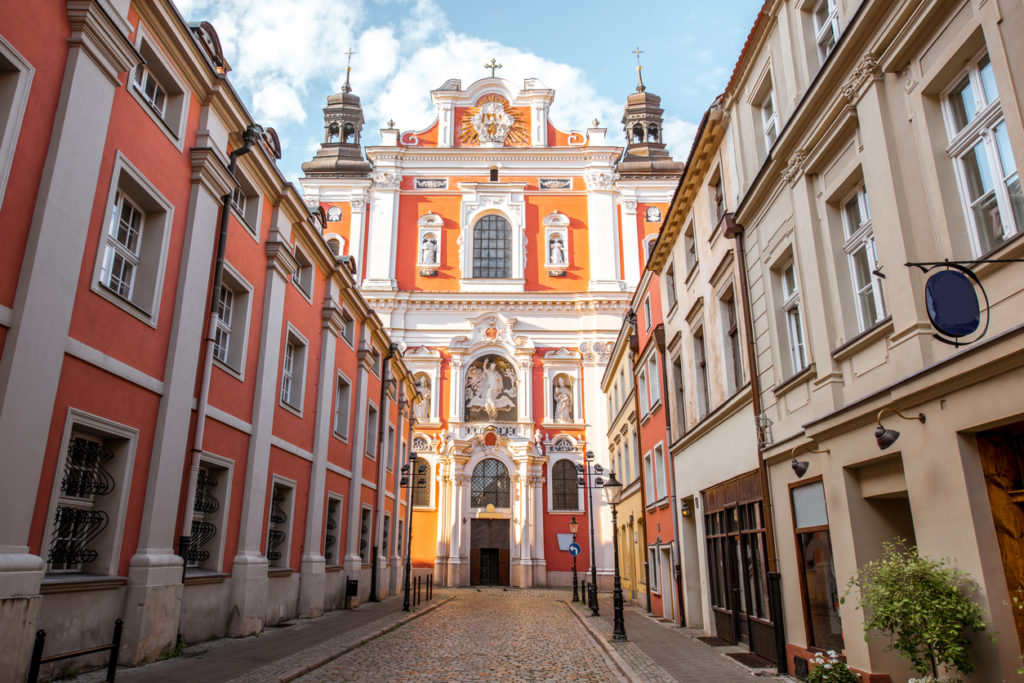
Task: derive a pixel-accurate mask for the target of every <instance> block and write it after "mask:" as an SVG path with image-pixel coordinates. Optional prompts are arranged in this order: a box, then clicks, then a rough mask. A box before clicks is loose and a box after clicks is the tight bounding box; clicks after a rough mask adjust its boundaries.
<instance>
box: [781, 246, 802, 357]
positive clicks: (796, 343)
mask: <svg viewBox="0 0 1024 683" xmlns="http://www.w3.org/2000/svg"><path fill="white" fill-rule="evenodd" d="M787 271H791V272H792V273H793V277H792V285H790V283H789V280H788V278H787V277H786V272H787ZM779 290H780V291H781V292H782V316H783V322H784V325H785V328H786V342H787V344H786V346H787V348H788V349H789V364H790V375H795V374H797V373H798V372H800V371H801V370H803V369H804V368H806V367H807V363H808V361H807V341H806V340H807V338H806V336H805V335H804V324H803V312H802V310H801V307H800V281H799V280H798V279H797V274H796V261H794V260H793V259H789V260H788V261H786V262H785V263H784V264H783V265H782V267H781V268H779Z"/></svg>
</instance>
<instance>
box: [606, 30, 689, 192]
mask: <svg viewBox="0 0 1024 683" xmlns="http://www.w3.org/2000/svg"><path fill="white" fill-rule="evenodd" d="M642 52H643V51H642V50H640V48H637V49H636V50H634V53H635V54H636V59H637V64H636V79H637V83H636V91H635V92H632V93H630V94H629V96H628V97H627V98H626V108H625V110H624V111H623V114H622V125H623V129H624V130H625V132H626V152H625V154H624V155H623V158H622V161H621V162H620V163H619V172H620V173H629V174H635V173H644V172H645V171H646V172H648V173H666V172H668V173H672V172H676V173H678V172H679V171H681V170H682V168H681V166H682V165H681V164H679V163H678V162H676V161H673V160H672V157H671V155H669V152H668V149H667V148H666V147H665V143H664V141H663V138H662V133H663V131H662V118H663V115H664V113H665V112H664V110H663V109H662V108H661V98H660V97H658V96H657V95H655V94H653V93H649V92H647V87H646V86H645V85H644V79H643V73H642V68H641V66H640V55H641V54H642Z"/></svg>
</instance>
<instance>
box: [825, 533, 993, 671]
mask: <svg viewBox="0 0 1024 683" xmlns="http://www.w3.org/2000/svg"><path fill="white" fill-rule="evenodd" d="M853 588H857V589H859V591H860V604H859V605H858V608H861V609H863V610H864V638H865V640H869V639H870V633H871V632H872V631H878V632H879V633H883V634H886V635H888V636H890V637H891V638H892V642H891V643H890V645H889V649H890V650H896V651H898V652H899V653H900V654H901V655H902V656H903V657H904V658H905V659H907V660H909V661H910V665H911V667H912V668H913V669H914V671H916V672H917V673H918V674H920V675H922V676H924V675H927V674H931V675H932V676H933V677H935V678H938V677H939V667H944V668H945V669H946V670H954V671H958V672H960V673H964V674H969V673H971V672H972V671H974V660H973V659H972V657H971V653H970V650H969V644H970V640H969V635H970V634H971V633H974V632H976V631H984V630H985V616H986V613H985V610H984V609H982V608H981V606H979V605H978V604H977V603H975V602H974V601H973V600H971V599H970V598H969V597H968V595H970V594H972V593H974V592H976V591H977V590H978V584H977V582H975V581H974V579H972V578H971V577H970V575H968V574H967V573H966V572H964V571H961V570H959V569H955V568H953V567H950V566H948V565H947V563H946V562H945V561H944V560H936V559H932V558H928V557H921V555H920V554H919V553H918V551H917V548H916V547H908V546H907V545H906V542H905V541H903V540H902V539H901V540H899V541H897V542H896V543H885V544H884V545H883V557H882V558H881V559H879V560H874V561H872V562H868V563H867V564H866V565H864V566H863V567H861V568H860V571H858V572H857V574H856V575H855V576H853V577H852V578H851V579H850V581H849V584H848V588H847V591H846V595H844V597H843V601H844V602H845V600H846V596H848V595H849V594H850V592H851V590H852V589H853ZM990 637H991V636H990Z"/></svg>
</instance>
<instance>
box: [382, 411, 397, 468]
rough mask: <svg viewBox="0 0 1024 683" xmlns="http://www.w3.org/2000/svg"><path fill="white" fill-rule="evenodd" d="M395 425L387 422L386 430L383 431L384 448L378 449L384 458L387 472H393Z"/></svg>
mask: <svg viewBox="0 0 1024 683" xmlns="http://www.w3.org/2000/svg"><path fill="white" fill-rule="evenodd" d="M394 447H395V424H394V423H393V422H388V428H387V429H385V430H384V447H383V448H382V449H380V452H381V456H382V457H383V458H384V467H385V469H386V470H387V471H388V472H394V471H395V454H394Z"/></svg>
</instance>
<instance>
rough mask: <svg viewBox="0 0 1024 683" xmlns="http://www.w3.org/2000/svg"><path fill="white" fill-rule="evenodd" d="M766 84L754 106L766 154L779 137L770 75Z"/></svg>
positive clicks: (773, 90)
mask: <svg viewBox="0 0 1024 683" xmlns="http://www.w3.org/2000/svg"><path fill="white" fill-rule="evenodd" d="M766 84H767V85H766V89H767V91H766V92H765V93H763V94H762V95H761V97H759V98H758V100H757V105H756V107H757V112H758V115H759V116H760V121H761V135H762V140H763V141H764V150H765V153H766V154H767V153H768V152H769V151H771V148H772V147H773V146H774V145H775V141H776V140H778V139H779V109H778V105H777V103H776V101H775V88H774V84H773V82H772V80H771V78H770V77H769V79H768V80H767V81H766ZM769 111H770V113H769Z"/></svg>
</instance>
